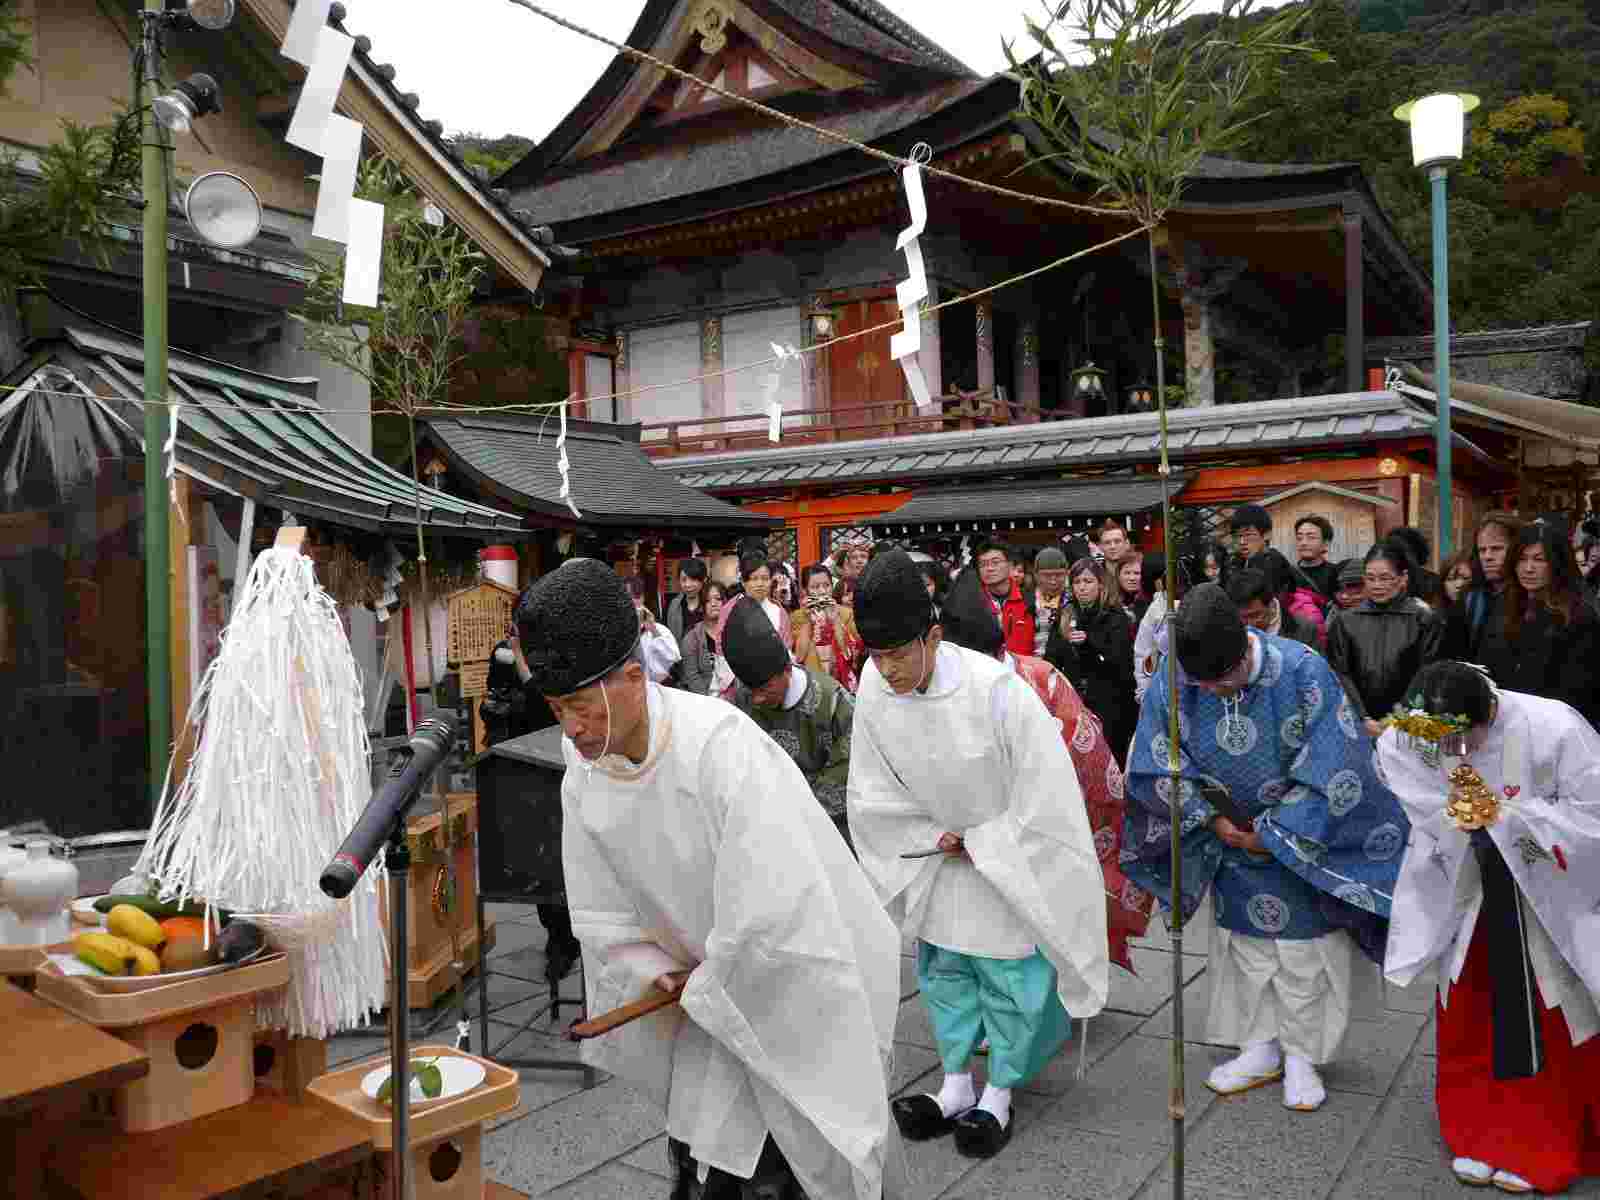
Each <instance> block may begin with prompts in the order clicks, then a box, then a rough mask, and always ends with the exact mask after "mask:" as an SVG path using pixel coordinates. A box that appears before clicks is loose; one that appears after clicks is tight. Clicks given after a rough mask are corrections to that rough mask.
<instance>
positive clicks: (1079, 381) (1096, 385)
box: [1072, 360, 1106, 401]
mask: <svg viewBox="0 0 1600 1200" xmlns="http://www.w3.org/2000/svg"><path fill="white" fill-rule="evenodd" d="M1105 378H1106V373H1105V372H1104V371H1102V370H1101V369H1100V368H1099V367H1097V366H1095V365H1094V362H1093V361H1092V360H1091V361H1089V362H1086V363H1084V364H1083V366H1081V367H1079V368H1078V369H1077V370H1076V371H1074V372H1073V373H1072V390H1073V393H1074V394H1075V395H1077V396H1078V397H1079V398H1080V399H1082V400H1085V401H1088V400H1104V399H1105V398H1106V385H1105Z"/></svg>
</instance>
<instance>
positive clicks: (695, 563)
mask: <svg viewBox="0 0 1600 1200" xmlns="http://www.w3.org/2000/svg"><path fill="white" fill-rule="evenodd" d="M678 574H680V575H687V576H688V577H689V578H690V579H698V580H699V581H700V582H701V583H704V582H705V581H706V574H707V572H706V564H705V562H704V561H703V560H702V559H698V558H686V559H684V560H683V561H682V562H680V563H679V564H678Z"/></svg>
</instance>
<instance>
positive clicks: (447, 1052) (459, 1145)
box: [308, 1046, 522, 1200]
mask: <svg viewBox="0 0 1600 1200" xmlns="http://www.w3.org/2000/svg"><path fill="white" fill-rule="evenodd" d="M435 1056H440V1057H450V1058H468V1059H471V1060H472V1061H473V1062H476V1063H478V1064H479V1065H481V1066H482V1067H483V1069H484V1071H485V1075H484V1080H483V1082H482V1083H480V1084H479V1085H478V1086H477V1087H475V1088H473V1089H472V1090H471V1091H469V1092H465V1093H463V1094H462V1095H460V1096H456V1097H453V1098H452V1099H449V1100H442V1101H439V1102H438V1103H434V1104H429V1105H427V1106H425V1107H422V1108H417V1107H415V1106H413V1108H412V1110H411V1114H410V1115H411V1132H410V1137H411V1149H410V1160H411V1169H410V1172H409V1177H410V1180H411V1183H412V1187H413V1189H414V1190H415V1192H416V1200H483V1198H484V1197H487V1196H491V1195H495V1194H499V1195H502V1196H503V1195H506V1194H507V1193H509V1194H510V1195H513V1196H514V1195H515V1194H516V1193H514V1192H510V1189H501V1188H496V1189H495V1190H493V1191H491V1188H493V1187H494V1185H489V1184H487V1183H486V1181H485V1180H484V1177H483V1125H484V1122H485V1121H488V1120H491V1119H493V1118H494V1117H498V1116H500V1115H502V1114H504V1113H508V1112H510V1111H511V1110H512V1109H514V1108H516V1107H517V1105H518V1104H519V1103H521V1099H522V1087H521V1080H520V1077H519V1076H518V1075H517V1073H516V1072H515V1071H512V1070H508V1069H507V1068H505V1067H502V1066H500V1065H499V1064H498V1063H494V1062H491V1061H489V1060H488V1059H486V1058H478V1057H476V1056H474V1055H471V1054H465V1053H462V1052H461V1051H459V1050H452V1049H450V1048H449V1047H447V1046H413V1047H412V1048H411V1057H412V1058H413V1059H418V1058H433V1057H435ZM388 1062H389V1060H388V1058H387V1056H379V1057H377V1058H368V1059H363V1060H362V1061H360V1062H356V1063H351V1064H350V1065H348V1066H346V1067H342V1068H340V1069H339V1070H337V1071H333V1072H330V1073H329V1074H327V1075H324V1076H322V1077H321V1078H319V1079H316V1080H313V1081H312V1083H311V1086H310V1088H309V1089H308V1091H309V1092H310V1094H311V1095H312V1096H313V1097H315V1098H317V1099H318V1100H321V1101H322V1102H323V1103H324V1104H326V1105H328V1106H329V1107H330V1108H332V1109H334V1110H336V1111H337V1112H339V1113H341V1114H343V1115H345V1116H349V1117H354V1118H355V1119H357V1120H358V1121H361V1122H362V1123H364V1124H365V1126H366V1129H367V1132H368V1134H369V1136H370V1137H371V1138H372V1142H373V1145H374V1146H375V1147H376V1148H377V1151H378V1157H377V1171H376V1178H377V1182H378V1190H377V1192H376V1193H375V1196H374V1200H389V1189H388V1186H387V1180H388V1179H389V1177H390V1176H389V1171H388V1169H387V1168H386V1163H387V1161H388V1160H389V1159H390V1158H391V1157H392V1155H393V1149H394V1145H393V1142H392V1141H391V1140H390V1132H391V1130H390V1119H391V1116H392V1114H391V1112H390V1110H389V1106H388V1105H386V1104H379V1103H378V1102H377V1101H376V1100H372V1099H370V1098H368V1096H367V1095H366V1093H364V1092H363V1091H362V1090H361V1081H362V1079H364V1078H365V1077H366V1076H367V1074H368V1073H369V1072H371V1071H372V1070H373V1069H374V1068H376V1067H383V1066H387V1065H388Z"/></svg>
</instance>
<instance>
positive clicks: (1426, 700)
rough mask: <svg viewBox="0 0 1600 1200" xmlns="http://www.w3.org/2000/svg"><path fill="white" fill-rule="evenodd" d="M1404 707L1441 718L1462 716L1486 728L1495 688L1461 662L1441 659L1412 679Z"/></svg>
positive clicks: (1480, 674)
mask: <svg viewBox="0 0 1600 1200" xmlns="http://www.w3.org/2000/svg"><path fill="white" fill-rule="evenodd" d="M1405 694H1406V701H1405V703H1406V705H1407V707H1410V705H1411V703H1412V702H1413V701H1415V700H1420V701H1421V704H1420V706H1419V707H1421V708H1422V709H1423V711H1424V712H1429V713H1432V714H1434V715H1435V716H1440V717H1454V716H1462V717H1466V718H1467V720H1469V721H1471V722H1472V723H1473V724H1474V725H1487V724H1488V723H1489V720H1490V718H1492V717H1493V716H1494V688H1493V687H1492V686H1491V685H1490V683H1489V680H1488V678H1487V677H1486V676H1485V675H1484V674H1483V672H1481V671H1479V670H1477V669H1476V668H1475V667H1470V666H1468V665H1467V664H1466V663H1463V662H1454V661H1452V660H1451V659H1441V660H1440V661H1439V662H1433V663H1429V664H1428V665H1427V666H1425V667H1423V668H1422V670H1420V671H1418V672H1417V673H1416V675H1415V676H1413V677H1412V680H1411V683H1410V685H1409V686H1407V688H1406V692H1405Z"/></svg>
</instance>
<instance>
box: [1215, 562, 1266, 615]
mask: <svg viewBox="0 0 1600 1200" xmlns="http://www.w3.org/2000/svg"><path fill="white" fill-rule="evenodd" d="M1225 587H1226V589H1227V592H1228V599H1229V600H1232V601H1233V603H1234V607H1235V608H1243V607H1244V606H1245V605H1246V604H1249V603H1250V602H1252V601H1254V600H1259V601H1261V603H1263V604H1271V603H1272V600H1273V597H1274V596H1275V595H1276V593H1275V592H1274V591H1273V590H1272V580H1270V579H1268V578H1267V573H1266V572H1265V571H1259V570H1257V569H1256V568H1255V567H1247V568H1245V569H1244V570H1243V571H1239V572H1236V573H1235V574H1234V575H1233V576H1232V577H1230V578H1229V580H1228V582H1227V584H1226V585H1225Z"/></svg>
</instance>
